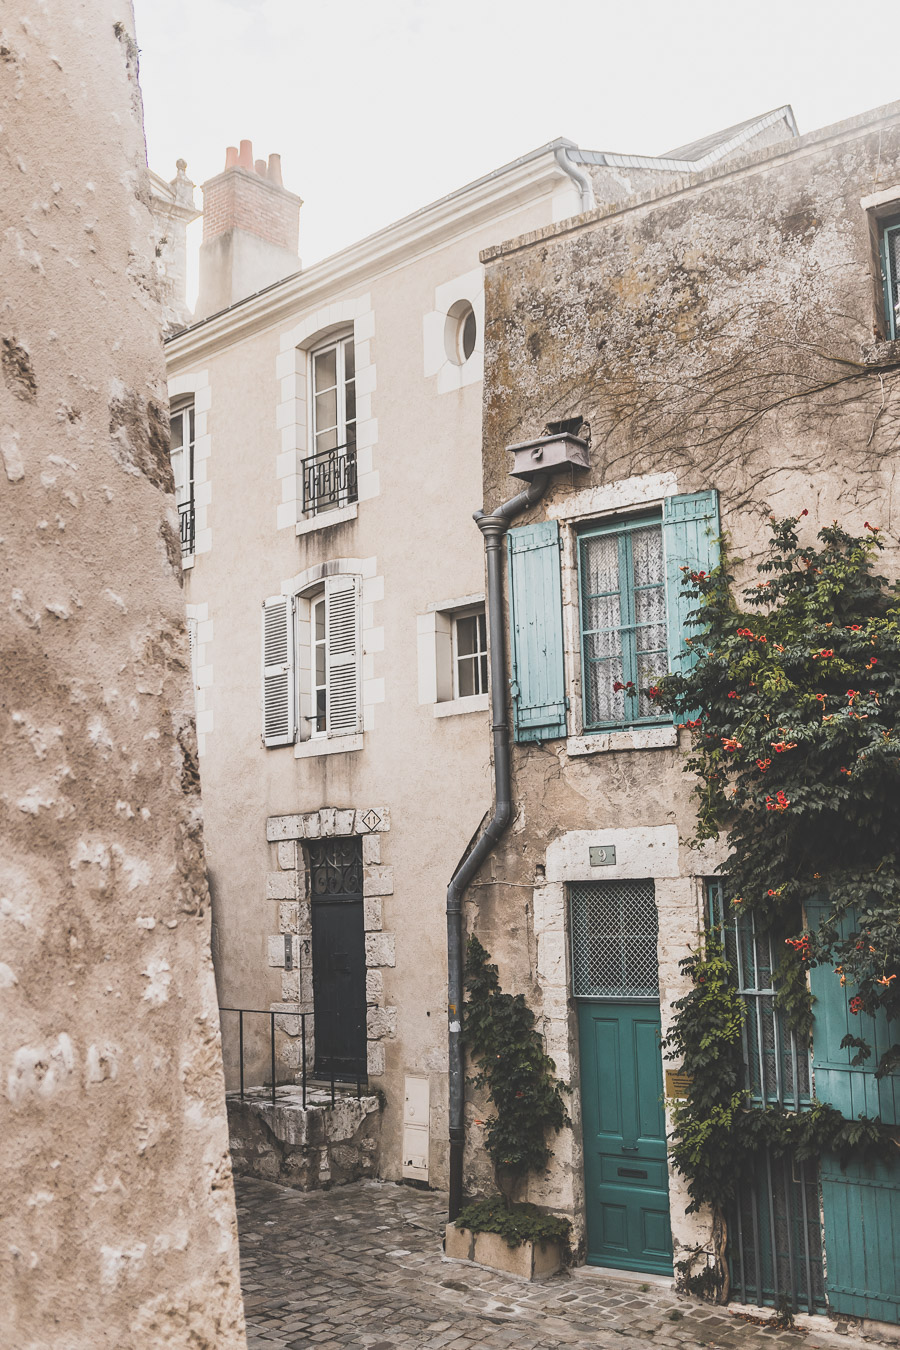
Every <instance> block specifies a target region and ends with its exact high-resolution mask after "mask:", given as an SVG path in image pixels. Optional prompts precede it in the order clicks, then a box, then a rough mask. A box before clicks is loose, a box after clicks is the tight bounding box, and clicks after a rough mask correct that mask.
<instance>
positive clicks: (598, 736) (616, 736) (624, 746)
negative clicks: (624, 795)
mask: <svg viewBox="0 0 900 1350" xmlns="http://www.w3.org/2000/svg"><path fill="white" fill-rule="evenodd" d="M677 744H678V728H677V727H631V728H630V729H629V730H628V731H599V732H595V733H594V735H593V736H569V738H568V739H567V741H566V753H567V754H568V755H569V756H570V757H575V756H577V755H602V754H604V753H605V752H607V751H609V750H666V749H668V748H669V747H670V746H673V745H677Z"/></svg>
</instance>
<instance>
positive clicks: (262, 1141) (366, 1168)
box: [228, 1089, 381, 1191]
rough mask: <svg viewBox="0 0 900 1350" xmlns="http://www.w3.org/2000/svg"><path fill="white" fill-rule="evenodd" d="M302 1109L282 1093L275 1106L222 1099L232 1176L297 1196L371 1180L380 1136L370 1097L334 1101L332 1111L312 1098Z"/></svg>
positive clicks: (259, 1098) (376, 1106)
mask: <svg viewBox="0 0 900 1350" xmlns="http://www.w3.org/2000/svg"><path fill="white" fill-rule="evenodd" d="M317 1095H318V1096H319V1098H320V1099H319V1100H314V1099H313V1097H312V1096H310V1098H309V1099H308V1102H307V1106H306V1108H304V1107H303V1106H302V1105H301V1104H300V1101H299V1096H300V1094H299V1089H298V1090H297V1091H296V1093H295V1094H294V1098H293V1101H291V1099H290V1097H288V1096H287V1094H285V1092H284V1090H282V1093H281V1096H280V1097H279V1100H278V1102H277V1103H273V1102H272V1101H266V1100H265V1098H264V1096H263V1095H262V1093H258V1094H256V1095H255V1096H254V1097H244V1098H241V1097H238V1096H235V1095H232V1096H230V1097H229V1098H228V1127H229V1133H230V1139H231V1154H232V1158H233V1159H234V1170H235V1171H236V1172H237V1173H238V1174H239V1175H242V1176H243V1175H246V1176H254V1177H261V1178H262V1180H263V1181H277V1182H280V1183H281V1184H282V1185H285V1186H293V1187H295V1188H296V1189H297V1190H299V1191H318V1190H327V1189H328V1187H330V1186H342V1185H345V1184H346V1183H347V1182H348V1181H359V1180H360V1179H361V1178H363V1177H373V1176H374V1175H375V1172H376V1166H377V1162H378V1145H379V1140H380V1136H381V1104H380V1102H379V1099H378V1097H376V1096H364V1097H358V1098H357V1097H352V1096H339V1097H338V1099H337V1101H336V1102H335V1105H334V1106H332V1105H331V1103H330V1102H329V1101H327V1100H324V1099H322V1094H317Z"/></svg>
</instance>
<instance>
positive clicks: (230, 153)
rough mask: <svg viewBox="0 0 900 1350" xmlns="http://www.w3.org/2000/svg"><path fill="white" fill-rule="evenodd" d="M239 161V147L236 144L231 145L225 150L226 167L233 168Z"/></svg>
mask: <svg viewBox="0 0 900 1350" xmlns="http://www.w3.org/2000/svg"><path fill="white" fill-rule="evenodd" d="M237 162H238V148H237V146H236V145H229V147H228V149H227V150H226V151H225V168H226V169H233V168H234V167H235V166H236V164H237Z"/></svg>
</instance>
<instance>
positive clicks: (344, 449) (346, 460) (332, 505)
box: [303, 445, 357, 515]
mask: <svg viewBox="0 0 900 1350" xmlns="http://www.w3.org/2000/svg"><path fill="white" fill-rule="evenodd" d="M356 495H357V494H356V446H355V445H338V446H335V448H334V449H333V450H322V451H320V453H319V454H318V455H310V456H309V458H308V459H305V460H304V461H303V510H304V511H305V512H306V513H307V514H308V515H318V513H319V512H320V511H334V510H336V509H337V508H338V507H341V506H349V505H350V503H351V502H355V501H356Z"/></svg>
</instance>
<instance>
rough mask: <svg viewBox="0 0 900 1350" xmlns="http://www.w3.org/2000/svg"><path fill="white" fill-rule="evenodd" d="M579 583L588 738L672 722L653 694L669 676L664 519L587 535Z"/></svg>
mask: <svg viewBox="0 0 900 1350" xmlns="http://www.w3.org/2000/svg"><path fill="white" fill-rule="evenodd" d="M578 583H579V600H580V613H581V673H582V702H583V723H584V729H585V731H599V730H602V729H604V728H606V727H623V726H636V725H644V724H649V723H660V722H667V721H670V718H669V717H668V716H667V715H666V714H662V713H660V711H659V709H658V708H657V707H656V705H655V704H654V702H653V701H652V699H651V698H649V697H648V694H647V691H648V689H652V688H653V686H654V685H655V684H656V683H657V681H658V680H659V679H660V678H661V677H662V676H663V675H665V674H666V672H667V670H668V668H669V658H668V643H667V613H666V568H665V557H664V552H663V531H662V521H661V519H660V518H659V517H647V516H643V517H640V518H636V519H628V520H618V521H616V522H614V523H611V524H604V525H600V526H597V527H594V528H591V529H587V530H584V531H582V532H581V533H580V534H579V536H578Z"/></svg>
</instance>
